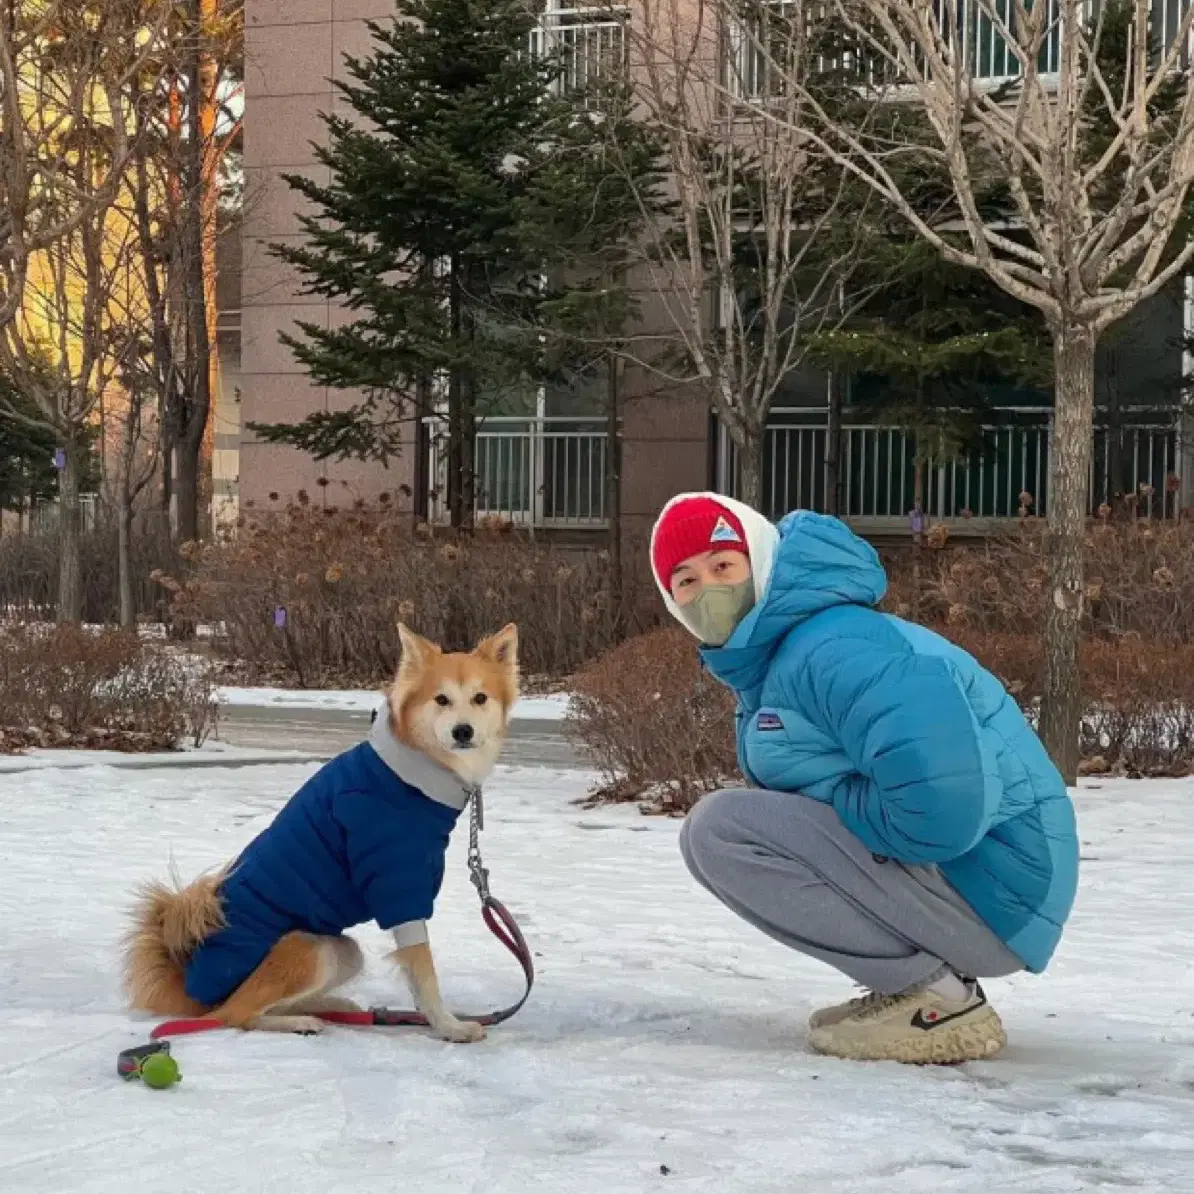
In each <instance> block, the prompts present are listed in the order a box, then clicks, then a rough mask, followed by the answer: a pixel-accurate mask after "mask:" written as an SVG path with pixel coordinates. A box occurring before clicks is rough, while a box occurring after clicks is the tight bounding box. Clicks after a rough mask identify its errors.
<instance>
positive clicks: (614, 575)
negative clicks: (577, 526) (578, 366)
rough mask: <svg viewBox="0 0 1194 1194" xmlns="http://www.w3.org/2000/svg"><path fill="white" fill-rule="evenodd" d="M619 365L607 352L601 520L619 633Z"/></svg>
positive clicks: (621, 580)
mask: <svg viewBox="0 0 1194 1194" xmlns="http://www.w3.org/2000/svg"><path fill="white" fill-rule="evenodd" d="M621 381H622V377H621V362H620V361H619V360H618V358H617V357H616V356H615V355H614V354H613V353H610V356H609V394H608V397H607V399H606V407H605V511H604V513H605V517H606V521H607V524H608V527H609V533H608V538H607V543H608V544H609V591H610V596H611V598H612V604H613V615H614V626H615V628H616V630H617V631H618V632H619V633H620V632H621V630H622V619H623V615H624V613H625V610H624V608H623V598H624V586H623V577H622V428H621V419H622V404H621Z"/></svg>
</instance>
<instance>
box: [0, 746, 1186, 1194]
mask: <svg viewBox="0 0 1194 1194" xmlns="http://www.w3.org/2000/svg"><path fill="white" fill-rule="evenodd" d="M309 773H310V768H309V767H300V766H277V767H270V766H263V767H256V768H252V769H246V770H233V769H227V770H222V769H216V770H203V771H172V772H168V773H163V772H156V773H155V772H128V771H116V770H111V769H104V768H99V767H96V768H92V769H89V770H83V771H64V770H41V771H37V772H32V773H28V774H24V775H20V776H15V775H14V776H5V777H0V926H2V927H0V1013H2V1014H0V1190H3V1191H5V1192H6V1194H8V1192H12V1194H100V1192H102V1194H124V1192H125V1191H127V1190H129V1189H130V1188H133V1189H153V1190H159V1189H160V1190H168V1191H171V1194H190V1192H196V1194H231V1192H233V1191H245V1192H246V1194H263V1192H274V1191H277V1192H279V1194H372V1192H374V1191H376V1192H378V1194H381V1192H383V1191H384V1192H386V1194H392V1192H393V1191H404V1192H405V1191H409V1192H411V1194H460V1192H462V1191H466V1192H475V1194H530V1192H532V1191H536V1192H537V1191H542V1192H544V1194H620V1192H623V1191H624V1192H627V1194H629V1192H638V1191H656V1190H668V1191H671V1190H678V1191H694V1192H695V1191H701V1192H708V1194H747V1192H749V1194H753V1192H755V1191H768V1192H770V1191H774V1192H775V1194H817V1192H820V1191H875V1192H882V1194H923V1192H926V1191H931V1192H933V1194H939V1192H940V1194H952V1192H959V1191H968V1192H971V1191H972V1192H975V1194H978V1192H982V1194H991V1192H993V1191H1013V1190H1014V1191H1057V1192H1062V1191H1075V1190H1088V1189H1089V1190H1093V1189H1096V1188H1112V1189H1114V1188H1128V1189H1138V1190H1142V1191H1148V1192H1158V1194H1159V1192H1160V1191H1194V983H1192V982H1191V979H1192V978H1194V966H1192V961H1194V865H1192V864H1191V857H1192V856H1194V782H1190V781H1165V782H1148V783H1143V782H1141V783H1131V782H1125V781H1116V782H1105V783H1099V782H1094V783H1091V784H1088V785H1087V786H1086V787H1085V788H1084V790H1083V792H1082V795H1081V798H1080V816H1081V823H1082V838H1083V842H1084V851H1083V852H1084V855H1085V863H1084V872H1083V886H1082V893H1081V899H1080V903H1079V905H1078V908H1077V910H1076V912H1075V915H1074V919H1073V921H1072V927H1071V929H1070V931H1069V933H1068V934H1067V937H1066V941H1065V944H1064V946H1063V948H1062V950H1061V952H1060V954H1059V956H1058V958H1057V961H1056V965H1055V968H1054V969H1053V970H1052V971H1051V973H1050V975H1049V977H1047V978H1045V979H1036V978H1030V977H1027V976H1025V977H1023V978H1016V979H1013V980H1008V981H1005V982H999V983H995V984H992V989H991V994H992V996H993V998H994V1000H995V1001H996V1003H997V1006H998V1007H999V1008H1000V1010H1001V1012H1002V1013H1003V1015H1004V1018H1005V1020H1006V1021H1007V1025H1008V1029H1009V1032H1010V1034H1011V1041H1012V1043H1011V1045H1010V1047H1009V1049H1008V1050H1007V1053H1006V1055H1005V1056H1004V1057H1003V1058H1000V1059H997V1060H995V1061H992V1062H989V1063H984V1064H981V1065H974V1066H968V1067H964V1068H959V1069H955V1070H912V1069H902V1068H899V1067H896V1066H864V1065H857V1064H850V1063H839V1062H831V1061H827V1060H825V1059H821V1058H817V1057H815V1056H811V1055H810V1054H808V1053H807V1052H806V1051H805V1048H804V1032H803V1021H804V1018H805V1016H806V1015H807V1014H808V1012H809V1011H810V1009H811V1008H812V1007H813V1006H815V1005H817V1004H819V1003H821V1002H824V1001H828V1000H833V999H836V998H838V997H840V996H842V995H844V994H846V993H847V992H846V991H845V990H844V989H843V984H842V982H841V981H840V980H838V979H837V978H836V977H835V976H834V975H833V974H832V973H830V972H828V971H826V970H824V969H822V968H820V967H818V966H816V965H814V964H812V963H809V962H806V961H804V960H802V959H800V958H799V957H796V956H794V955H792V954H790V953H788V952H786V951H785V950H783V949H781V948H780V947H779V946H777V945H774V944H772V943H771V942H769V941H768V940H767V939H765V938H764V937H762V936H761V935H760V934H758V933H755V932H753V931H752V930H750V929H749V928H747V927H746V926H745V925H743V924H741V923H740V922H738V921H737V920H735V919H734V918H733V917H732V916H731V915H729V914H728V913H727V912H725V911H724V910H723V909H721V908H720V907H718V905H717V904H716V903H715V902H714V901H713V900H712V899H711V898H710V897H708V896H707V895H705V894H704V893H703V892H701V891H700V890H699V889H697V888H696V887H695V885H694V884H693V883H692V882H691V881H690V880H689V878H688V876H687V875H686V874H685V872H684V869H683V867H682V864H681V862H680V859H679V856H678V854H677V851H676V840H675V839H676V834H677V831H678V828H679V826H678V824H677V823H676V822H674V821H665V820H656V819H647V818H644V817H642V816H641V815H639V814H638V813H637V812H635V811H633V810H629V809H618V810H611V811H599V812H587V811H583V810H581V809H579V808H578V807H577V806H576V805H575V804H574V803H573V801H574V799H575V798H576V797H577V796H579V795H580V794H581V793H582V791H583V789H584V784H585V777H584V776H583V775H579V774H578V773H576V772H570V773H555V772H547V771H519V770H506V771H504V772H502V773H501V774H500V775H499V776H498V777H496V779H495V781H494V782H493V783H492V784H491V786H490V791H489V799H488V805H487V808H488V812H489V818H488V820H489V826H488V831H487V833H486V842H485V845H486V856H487V861H488V862H489V864H490V865H491V867H492V869H493V872H494V885H495V889H496V891H497V893H498V894H499V895H500V896H502V897H503V898H504V899H505V900H506V901H507V903H508V904H509V905H510V906H511V907H512V909H513V910H514V911H515V912H516V914H517V915H518V916H519V918H520V919H521V921H522V923H523V925H524V927H525V929H526V932H527V936H528V938H529V939H530V941H531V943H532V945H533V947H534V949H535V950H536V951H537V953H538V955H539V958H538V964H539V967H540V979H539V984H538V986H537V987H536V990H535V994H534V996H533V997H532V1000H531V1002H530V1003H529V1004H528V1006H527V1008H526V1009H525V1010H524V1011H523V1013H522V1014H521V1015H520V1016H519V1017H518V1018H517V1019H515V1020H514V1021H512V1022H511V1023H510V1024H508V1025H506V1026H504V1027H502V1028H499V1029H497V1030H495V1031H494V1032H493V1033H492V1034H491V1035H490V1038H489V1040H488V1041H486V1042H485V1043H483V1044H481V1045H476V1046H470V1047H462V1046H450V1045H445V1044H441V1043H438V1042H436V1041H433V1040H430V1039H428V1038H427V1037H426V1036H424V1035H422V1034H420V1033H419V1032H417V1031H411V1030H397V1031H387V1030H376V1029H374V1030H360V1029H356V1030H354V1029H339V1030H331V1031H329V1032H328V1033H326V1034H325V1035H323V1036H321V1037H318V1038H295V1037H279V1036H273V1035H269V1034H250V1035H234V1034H231V1033H218V1034H214V1033H213V1034H210V1035H206V1036H202V1037H191V1038H185V1039H180V1040H179V1041H178V1042H177V1043H176V1045H175V1056H176V1057H177V1058H178V1060H179V1062H180V1064H181V1066H182V1069H183V1072H184V1080H183V1082H182V1084H181V1085H180V1086H179V1087H177V1088H175V1089H173V1090H170V1091H164V1092H154V1091H150V1090H147V1089H145V1088H143V1087H141V1086H140V1084H138V1083H130V1084H125V1083H122V1082H121V1081H120V1080H119V1079H118V1078H117V1077H116V1074H115V1063H116V1054H117V1052H118V1051H119V1050H120V1049H121V1048H124V1047H125V1046H127V1045H129V1044H132V1043H135V1042H137V1041H139V1040H143V1039H144V1038H145V1036H146V1033H147V1031H148V1024H147V1023H146V1022H144V1021H139V1020H137V1019H135V1018H133V1017H130V1016H129V1015H127V1014H125V1013H124V1012H123V1011H122V1010H121V1007H120V1001H119V993H118V989H117V974H116V956H117V941H118V938H119V935H120V933H121V929H122V923H121V917H122V913H123V910H124V908H125V906H126V903H127V900H128V895H129V890H130V888H131V887H132V886H133V885H134V884H135V883H136V882H137V881H138V880H139V879H141V878H143V877H145V876H147V875H150V874H154V873H158V874H160V873H163V872H164V871H165V870H166V868H167V866H168V865H169V863H170V862H171V861H173V862H174V863H175V864H176V865H177V867H178V869H179V870H180V872H181V873H182V874H183V875H188V876H189V875H191V874H193V873H194V872H196V871H198V870H199V869H201V868H205V867H208V866H211V865H213V864H215V863H218V862H221V861H223V860H224V859H226V858H227V857H229V856H230V855H232V854H233V853H234V852H235V851H236V850H237V849H238V847H239V846H241V845H242V844H243V843H244V842H245V841H246V840H247V839H248V838H249V837H250V835H252V834H253V833H255V832H256V831H257V830H258V829H259V828H261V827H262V826H263V825H264V824H266V822H267V820H268V818H269V817H270V816H271V814H272V813H273V811H274V810H275V809H276V808H277V807H278V806H279V804H280V803H281V802H282V801H283V800H285V798H286V797H287V796H288V795H289V794H290V793H291V791H292V790H293V789H294V788H295V787H296V786H297V785H298V784H299V783H300V782H301V781H302V779H303V778H304V777H305V776H306V775H308V774H309ZM458 838H459V839H461V840H457V841H456V842H455V843H454V847H453V851H454V852H453V857H452V859H451V861H450V869H449V877H448V881H447V882H446V884H445V890H444V894H443V897H442V900H441V906H440V910H439V912H438V913H437V916H436V925H435V932H434V937H435V940H436V945H437V953H438V957H439V961H440V966H441V969H442V970H443V972H444V979H445V986H446V989H447V991H448V992H449V995H450V997H451V999H452V1001H453V1002H454V1003H456V1004H459V1005H464V1006H467V1007H476V1006H478V1005H485V1004H496V1003H500V1002H503V1001H506V1000H508V999H510V998H511V997H512V996H513V995H514V993H515V992H516V990H517V987H518V983H517V970H516V967H515V966H514V964H513V963H512V962H511V960H510V959H509V957H508V956H507V955H505V953H504V952H503V951H502V950H501V949H500V947H499V946H497V945H496V944H495V943H493V942H491V941H489V940H488V938H487V935H486V934H485V932H484V930H483V928H482V927H481V925H480V923H479V920H478V918H477V915H476V909H475V904H474V897H473V893H472V890H471V889H470V888H469V886H468V883H467V879H466V876H465V870H464V856H463V844H464V843H463V840H462V839H463V835H462V834H458ZM361 937H362V940H363V941H364V942H365V944H366V947H367V950H368V952H369V954H370V958H371V968H370V971H369V973H368V975H367V976H366V977H365V978H363V979H362V980H361V982H360V984H359V988H358V991H357V992H356V993H357V994H358V996H359V997H360V998H361V999H362V1000H364V1001H365V1002H375V1003H376V1002H391V1003H393V1002H397V1001H399V1000H400V999H401V995H400V994H399V986H398V983H397V982H396V981H395V978H394V976H393V975H392V974H391V973H390V971H389V970H388V966H387V963H386V962H385V961H384V960H383V957H382V955H383V953H384V951H385V948H386V942H385V939H384V937H383V936H382V935H381V934H380V933H379V932H377V931H376V929H364V930H361Z"/></svg>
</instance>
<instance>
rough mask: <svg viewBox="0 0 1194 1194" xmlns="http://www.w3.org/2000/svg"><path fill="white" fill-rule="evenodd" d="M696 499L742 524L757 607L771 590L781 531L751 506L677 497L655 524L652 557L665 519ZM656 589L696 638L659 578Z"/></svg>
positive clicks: (713, 497)
mask: <svg viewBox="0 0 1194 1194" xmlns="http://www.w3.org/2000/svg"><path fill="white" fill-rule="evenodd" d="M695 497H703V498H710V499H711V500H712V501H715V502H716V503H717V504H718V505H719V506H721V507H722V508H723V509H725V510H728V511H729V512H730V513H731V514H733V515H734V516H735V517H736V518H737V519H738V521H739V522H740V523H741V524H742V530H743V532H744V533H745V535H746V549H747V553H748V554H749V556H750V570H751V575H752V576H753V577H754V582H755V603H756V604H757V603H758V602H759V601H760V600H762V597H763V594H764V593H765V592H766V590H767V581H768V579H769V578H770V576H771V566H772V563H773V561H774V559H775V549H776V547H777V546H778V544H779V531H778V530H777V528H776V526H775V524H774V523H773V522H769V521H768V520H767V519H766V518H764V517H763V516H762V515H761V514H760V513H759V512H758V511H757V510H752V509H751V508H750V507H749V506H744V505H743V504H742V503H741V502H736V501H735V500H734V499H733V498H728V497H722V496H721V494H720V493H679V494H677V495H676V496H675V497H674V498H672V500H671V501H670V502H668V503H667V505H666V506H664V508H663V509H662V510H660V512H659V517H658V518H657V519H656V520H655V525H654V526H653V527H652V528H651V557H652V558H654V556H655V536H656V534H657V533H658V531H659V524H660V523H661V522H662V521H663V516H664V515H665V514H666V513H667V512H668V511H669V510H670V509H671V508H672V507H673V506H675V505H678V504H679V503H680V502H685V501H688V500H689V499H690V498H695ZM651 575H652V576H655V569H654V568H652V569H651ZM655 587H656V588H657V589H658V590H659V592H660V595H661V596H662V597H663V603H664V605H666V606H667V612H668V613H669V614H671V615H672V617H673V618H675V619H676V621H677V622H679V623H680V625H681V626H683V627H684V629H685V630H687V631H688V632H689V634H692V633H693V632H692V627H691V626H689V624H688V623H687V622H686V621H685V620H684V611H683V610H682V609H681V608H680V607H679V606H678V605H677V604H676V603H675V601H674V600H673V599H672V594H671V590H670V589H668V588H666V587H665V586H664V585H662V584H661V583H660V581H659V577H657V576H655ZM693 637H694V638H695V637H696V636H695V635H693Z"/></svg>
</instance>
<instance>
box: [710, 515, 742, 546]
mask: <svg viewBox="0 0 1194 1194" xmlns="http://www.w3.org/2000/svg"><path fill="white" fill-rule="evenodd" d="M709 542H710V543H741V542H742V536H741V535H739V534H738V532H737V531H736V530H734V528H733V527H732V526H730V524H729V523H728V522H727V521H726V520H725V518H719V519H718V520H717V525H716V526H715V527H714V528H713V534H712V535H710V536H709Z"/></svg>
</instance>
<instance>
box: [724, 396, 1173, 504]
mask: <svg viewBox="0 0 1194 1194" xmlns="http://www.w3.org/2000/svg"><path fill="white" fill-rule="evenodd" d="M1007 414H1008V415H1009V421H1008V422H1007V423H1000V424H991V425H988V426H984V427H983V428H982V429H981V431H980V433H979V435H978V437H977V442H976V443H975V444H974V445H972V446H971V447H970V448H969V450H967V451H965V452H963V453H960V454H949V455H941V456H939V457H937V458H934V457H933V456H932V454H931V453H927V452H925V451H923V450H922V449H921V446H920V444H919V442H918V439H917V436H916V434H915V433H914V432H912V431H910V430H906V429H903V428H899V427H889V426H883V425H881V424H876V423H852V422H850V421H849V420H847V421H846V422H845V424H844V425H843V427H842V433H841V442H840V447H839V455H838V490H839V499H838V513H839V514H841V515H842V516H843V517H845V518H856V519H867V520H871V519H880V520H887V519H893V520H896V519H898V520H904V519H906V518H907V516H908V513H909V512H910V511H911V510H912V508H913V506H914V505H915V503H916V500H917V496H918V491H919V497H920V502H921V508H922V509H923V511H924V513H925V514H926V515H928V516H929V517H930V518H936V519H947V520H951V519H969V518H975V519H1004V518H1015V517H1018V516H1019V514H1020V512H1021V510H1022V509H1025V510H1027V511H1028V512H1029V513H1032V514H1039V515H1045V514H1047V513H1048V505H1049V452H1050V442H1051V420H1050V418H1049V415H1048V413H1047V412H1041V411H1039V410H1032V411H1020V412H1017V411H1008V412H1007ZM773 418H774V420H775V421H774V422H773V424H772V425H771V426H770V427H768V429H767V432H766V437H765V440H764V450H763V492H764V496H765V506H766V512H767V514H768V515H769V516H770V517H772V518H779V517H781V516H782V515H783V514H785V513H787V512H788V511H789V510H794V509H809V510H825V509H826V508H827V507H828V505H829V503H828V501H827V497H828V471H829V470H828V463H827V457H828V449H829V436H828V428H827V425H826V417H825V413H824V412H823V411H807V412H805V411H775V412H773ZM1117 436H1118V441H1119V442H1118V452H1117V451H1116V446H1117V445H1116V438H1117ZM1180 457H1181V442H1180V433H1179V429H1178V426H1177V424H1176V422H1171V423H1158V422H1142V423H1139V424H1130V423H1129V424H1128V425H1126V426H1122V427H1120V428H1119V429H1118V432H1116V431H1113V430H1112V429H1111V428H1109V427H1107V426H1106V425H1098V426H1096V428H1095V442H1094V453H1093V458H1092V460H1091V469H1090V481H1089V486H1090V497H1089V503H1090V510H1091V513H1092V514H1093V513H1095V512H1096V511H1097V510H1098V508H1099V507H1100V506H1101V505H1102V504H1103V503H1104V502H1107V503H1110V502H1111V501H1112V499H1113V497H1114V494H1115V492H1116V491H1117V490H1121V489H1122V490H1124V491H1127V492H1131V493H1135V494H1136V495H1137V501H1138V503H1139V508H1140V510H1141V511H1142V512H1144V511H1147V512H1148V513H1149V514H1151V515H1153V516H1155V517H1168V518H1176V517H1177V515H1178V512H1179V506H1180V494H1179V493H1178V486H1177V477H1178V474H1179V471H1180V467H1181V462H1180ZM719 458H720V470H719V471H720V474H721V475H720V477H719V478H718V480H719V484H720V485H721V487H722V488H723V491H725V492H735V491H736V490H737V489H738V483H739V470H738V461H737V453H736V451H735V449H734V447H733V445H732V443H731V442H730V441H729V437H728V436H726V435H725V434H724V433H723V435H722V445H721V451H720V457H719ZM918 471H919V485H918V476H917V474H918ZM1113 472H1115V473H1116V474H1117V476H1118V477H1119V478H1120V479H1121V480H1120V481H1119V482H1118V483H1117V482H1116V480H1115V479H1114V478H1113V476H1112V473H1113Z"/></svg>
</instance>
